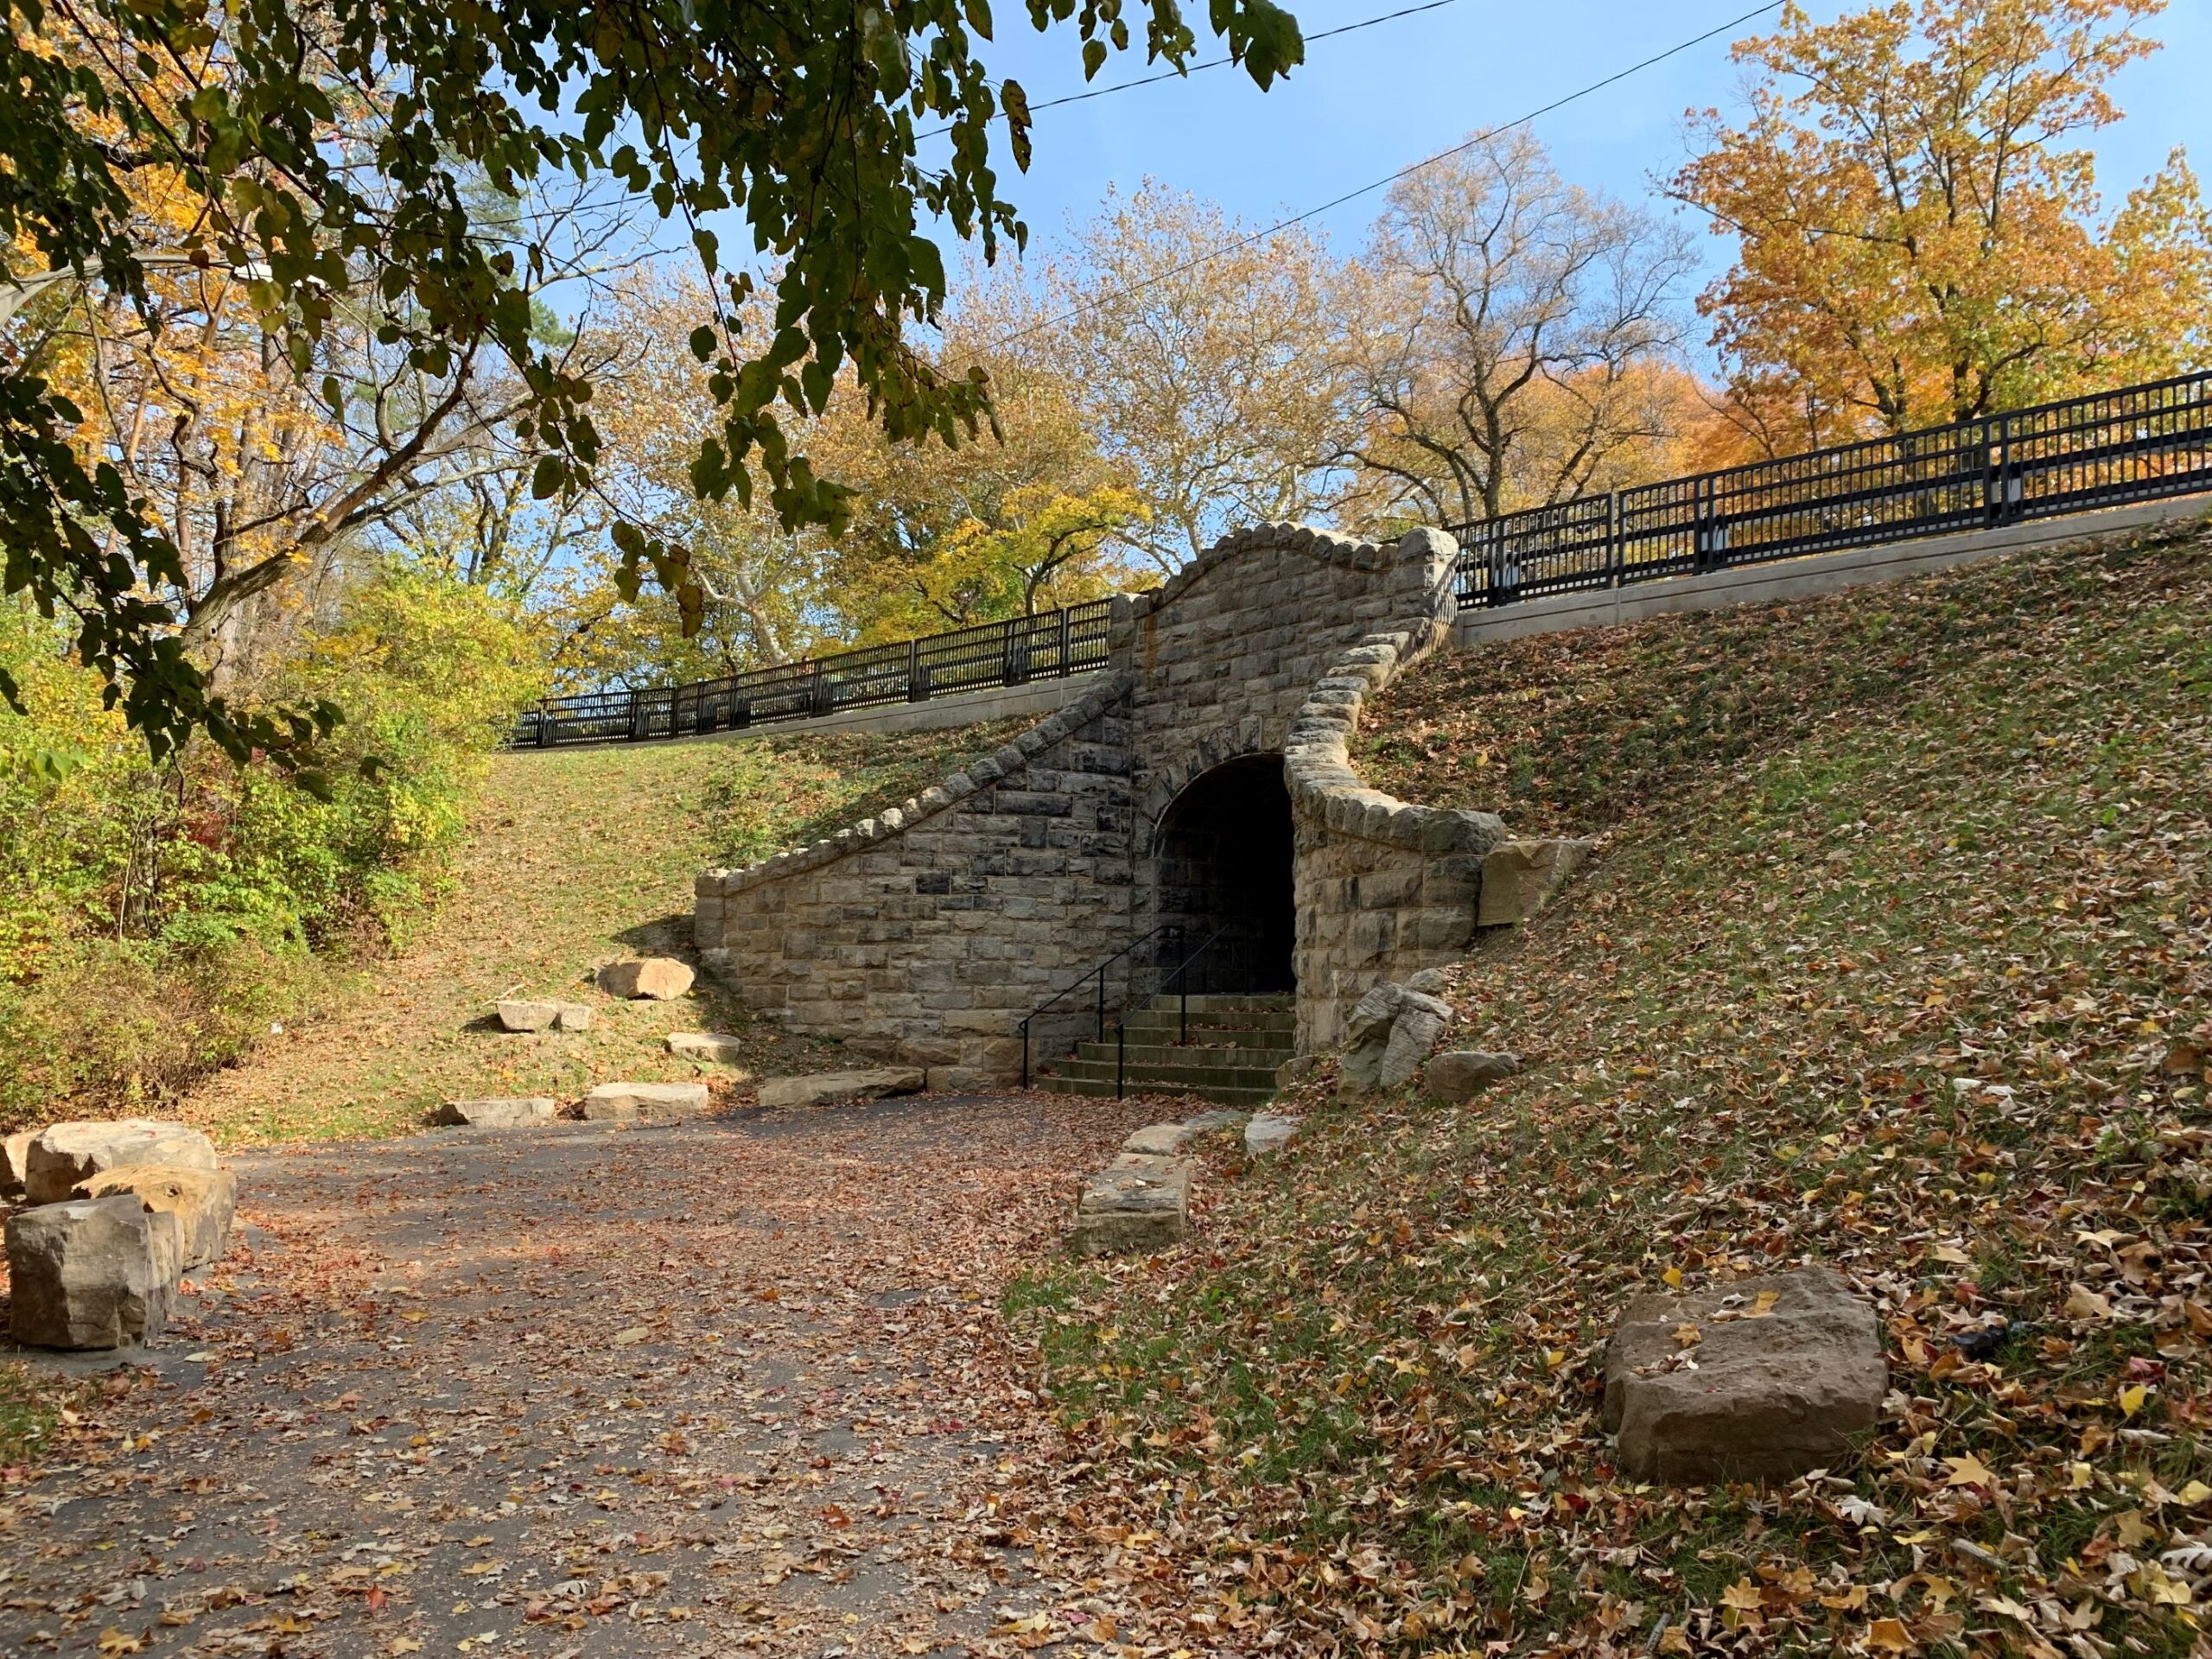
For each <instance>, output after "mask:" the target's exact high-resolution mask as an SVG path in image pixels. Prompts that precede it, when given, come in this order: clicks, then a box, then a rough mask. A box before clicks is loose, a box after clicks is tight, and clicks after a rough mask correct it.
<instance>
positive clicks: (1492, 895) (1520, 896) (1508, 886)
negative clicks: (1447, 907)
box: [1475, 840, 1598, 927]
mask: <svg viewBox="0 0 2212 1659" xmlns="http://www.w3.org/2000/svg"><path fill="white" fill-rule="evenodd" d="M1597 844H1598V843H1597V842H1594V841H1567V840H1556V841H1501V842H1498V843H1497V846H1495V847H1493V848H1491V849H1490V851H1489V852H1488V853H1486V854H1484V856H1483V880H1482V893H1481V896H1480V897H1479V898H1478V899H1476V901H1475V925H1476V926H1477V927H1506V926H1510V925H1513V924H1515V923H1517V922H1525V921H1527V920H1528V919H1529V918H1530V917H1532V916H1534V915H1535V913H1536V912H1538V911H1540V910H1541V909H1542V908H1543V907H1544V906H1546V905H1547V904H1548V903H1550V902H1551V897H1552V895H1553V894H1554V893H1557V892H1558V891H1559V890H1560V887H1562V886H1564V885H1565V884H1566V881H1567V877H1568V876H1570V875H1573V874H1574V873H1575V871H1577V870H1578V869H1580V868H1582V861H1583V860H1585V859H1586V858H1587V857H1589V856H1590V852H1591V849H1592V848H1594V847H1595V846H1596V845H1597Z"/></svg>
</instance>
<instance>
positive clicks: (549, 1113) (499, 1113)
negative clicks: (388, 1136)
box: [430, 1095, 561, 1129]
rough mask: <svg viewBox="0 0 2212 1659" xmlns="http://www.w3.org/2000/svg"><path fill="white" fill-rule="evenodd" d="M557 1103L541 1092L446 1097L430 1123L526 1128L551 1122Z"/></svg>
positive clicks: (465, 1126) (489, 1127)
mask: <svg viewBox="0 0 2212 1659" xmlns="http://www.w3.org/2000/svg"><path fill="white" fill-rule="evenodd" d="M560 1109H561V1108H560V1104H559V1103H558V1102H556V1101H554V1100H550V1099H549V1098H547V1097H546V1096H543V1095H525V1096H516V1097H512V1098H506V1099H498V1100H449V1101H448V1102H446V1103H445V1104H444V1105H442V1106H441V1107H439V1108H438V1109H437V1110H436V1111H435V1113H433V1114H432V1115H431V1117H430V1122H433V1123H442V1124H448V1125H452V1126H457V1127H460V1128H471V1129H526V1128H531V1127H533V1126H534V1125H537V1124H539V1123H549V1122H552V1119H553V1114H554V1113H556V1112H557V1111H558V1110H560Z"/></svg>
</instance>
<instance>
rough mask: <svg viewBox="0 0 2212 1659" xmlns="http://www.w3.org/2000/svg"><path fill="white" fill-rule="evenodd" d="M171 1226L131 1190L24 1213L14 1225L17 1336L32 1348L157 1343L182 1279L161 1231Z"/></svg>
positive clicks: (11, 1260)
mask: <svg viewBox="0 0 2212 1659" xmlns="http://www.w3.org/2000/svg"><path fill="white" fill-rule="evenodd" d="M164 1224H167V1225H166V1227H164ZM174 1226H175V1221H174V1217H160V1218H158V1219H157V1218H156V1217H155V1216H154V1215H152V1214H150V1213H149V1211H147V1209H146V1207H145V1205H143V1203H141V1202H140V1201H139V1198H138V1196H137V1194H136V1193H131V1192H118V1193H114V1194H111V1195H110V1196H109V1197H106V1198H71V1199H67V1200H65V1201H63V1202H61V1203H59V1204H48V1205H38V1206H36V1207H35V1208H32V1209H29V1210H18V1211H16V1213H15V1214H14V1215H12V1216H10V1217H8V1224H7V1248H8V1274H9V1281H10V1307H9V1329H10V1333H11V1334H12V1335H13V1336H14V1337H15V1338H16V1341H18V1342H20V1343H22V1344H26V1345H27V1346H29V1347H34V1348H127V1347H130V1345H131V1344H134V1343H140V1342H150V1341H152V1340H153V1339H154V1338H156V1337H158V1336H160V1335H161V1333H162V1327H163V1326H164V1325H167V1324H168V1315H169V1299H170V1295H171V1291H172V1287H173V1286H174V1284H175V1278H174V1277H173V1275H171V1274H169V1273H168V1270H167V1269H168V1263H166V1262H163V1261H162V1257H161V1245H160V1242H159V1240H160V1231H162V1230H173V1229H174ZM168 1248H169V1249H171V1250H172V1251H173V1250H175V1248H176V1246H175V1243H174V1242H173V1236H172V1242H171V1243H170V1244H169V1247H168Z"/></svg>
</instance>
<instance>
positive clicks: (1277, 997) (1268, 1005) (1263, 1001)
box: [1148, 991, 1298, 1014]
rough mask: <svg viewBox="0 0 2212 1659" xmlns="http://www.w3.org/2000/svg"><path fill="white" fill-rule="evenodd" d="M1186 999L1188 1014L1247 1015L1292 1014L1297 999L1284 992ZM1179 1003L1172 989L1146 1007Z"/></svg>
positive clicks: (1180, 1002) (1241, 993) (1213, 993)
mask: <svg viewBox="0 0 2212 1659" xmlns="http://www.w3.org/2000/svg"><path fill="white" fill-rule="evenodd" d="M1190 1001H1191V1012H1192V1014H1196V1013H1198V1010H1199V1009H1201V1008H1204V1009H1205V1011H1206V1012H1207V1013H1209V1014H1212V1013H1217V1012H1220V1011H1222V1010H1224V1009H1232V1008H1233V1009H1236V1011H1238V1012H1240V1013H1249V1014H1265V1013H1274V1014H1295V1013H1296V1012H1297V1008H1298V1002H1297V999H1296V998H1294V997H1293V996H1292V995H1290V993H1289V992H1287V991H1283V992H1280V993H1278V992H1272V991H1268V992H1236V993H1233V994H1232V993H1224V992H1211V993H1207V994H1205V995H1192V998H1191V999H1190ZM1182 1002H1183V999H1182V998H1181V997H1180V996H1179V995H1176V994H1175V993H1174V992H1173V991H1162V992H1161V993H1160V995H1157V996H1155V997H1154V998H1153V999H1152V1001H1151V1003H1150V1004H1149V1005H1148V1006H1150V1007H1154V1008H1174V1007H1181V1006H1182Z"/></svg>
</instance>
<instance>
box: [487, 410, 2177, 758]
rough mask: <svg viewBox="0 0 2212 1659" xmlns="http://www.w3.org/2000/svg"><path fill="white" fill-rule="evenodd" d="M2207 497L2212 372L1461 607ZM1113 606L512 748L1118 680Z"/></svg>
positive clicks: (1836, 453)
mask: <svg viewBox="0 0 2212 1659" xmlns="http://www.w3.org/2000/svg"><path fill="white" fill-rule="evenodd" d="M2206 491H2212V372H2208V373H2202V374H2190V375H2183V376H2180V377H2178V378H2175V379H2171V380H2160V381H2157V382H2154V383H2152V385H2143V386H2128V387H2126V388H2123V389H2122V390H2120V391H2107V392H2098V393H2096V394H2094V395H2093V396H2090V397H2074V398H2069V399H2068V400H2067V401H2066V402H2064V403H2058V404H2043V405H2041V406H2040V407H2038V408H2035V409H2022V410H2013V411H2012V412H2011V413H2009V414H2005V415H1993V416H1988V417H1986V419H1983V420H1978V421H1965V422H1961V423H1958V424H1956V425H1953V426H1939V427H1931V428H1929V429H1927V430H1925V431H1921V432H1908V433H1905V434H1904V435H1902V436H1900V437H1894V438H1870V439H1868V440H1866V442H1862V443H1847V444H1840V445H1838V446H1837V447H1835V448H1832V449H1816V450H1814V451H1812V452H1811V453H1809V454H1802V455H1791V456H1789V457H1788V458H1786V459H1784V460H1781V461H1755V462H1753V463H1752V464H1751V465H1750V466H1748V467H1730V468H1728V469H1727V470H1726V471H1725V472H1718V473H1705V474H1700V475H1699V476H1697V477H1695V478H1678V479H1670V480H1667V481H1666V482H1664V483H1661V484H1644V485H1640V486H1637V487H1636V488H1634V489H1629V490H1617V491H1614V492H1612V493H1610V494H1606V495H1593V496H1586V497H1584V498H1583V499H1580V500H1577V501H1568V502H1565V503H1563V504H1561V505H1558V506H1553V507H1537V508H1534V509H1532V510H1530V511H1529V512H1514V513H1508V514H1506V515H1505V516H1504V517H1503V518H1492V519H1488V520H1485V521H1484V522H1482V523H1479V524H1457V525H1454V526H1452V533H1453V534H1454V535H1455V536H1456V537H1458V538H1459V597H1460V600H1461V601H1462V602H1464V603H1468V604H1476V605H1507V604H1511V603H1512V602H1514V601H1516V600H1524V599H1541V598H1542V597H1544V596H1545V595H1547V594H1567V593H1576V592H1581V591H1585V590H1588V589H1592V588H1624V587H1627V586H1629V585H1630V584H1632V583H1636V582H1656V581H1659V580H1662V579H1663V578H1665V577H1668V576H1683V575H1697V574H1699V573H1701V572H1704V571H1709V570H1725V569H1729V568H1730V567H1732V566H1734V565H1741V564H1760V563H1766V562H1768V561H1770V560H1774V559H1795V558H1802V557H1804V556H1806V555H1808V554H1811V553H1822V552H1827V551H1830V550H1834V549H1838V548H1846V547H1863V546H1866V545H1868V544H1870V543H1881V542H1897V541H1904V540H1908V539H1910V538H1911V537H1916V536H1937V535H1942V534H1944V533H1946V532H1948V531H1965V530H1983V529H1989V528H1993V527H1995V526H1998V525H2001V524H2018V523H2022V522H2024V521H2026V520H2029V519H2034V518H2059V517H2062V516H2063V515H2065V514H2067V513H2073V512H2089V511H2092V510H2094V509H2096V508H2099V507H2113V506H2124V505H2127V504H2128V503H2130V502H2135V501H2149V500H2153V499H2158V498H2160V497H2164V496H2177V495H2194V494H2197V493H2202V492H2206ZM1110 604H1111V601H1108V600H1096V601H1091V602H1090V603H1089V604H1085V605H1072V606H1070V607H1068V608H1066V609H1065V610H1059V611H1047V612H1046V613H1044V614H1042V615H1039V616H1019V617H1015V618H1014V619H1012V620H1009V621H1005V622H986V623H983V624H982V625H980V626H976V627H972V628H960V629H957V630H955V631H954V632H950V633H939V634H932V635H930V636H929V637H928V638H926V639H909V640H907V641H906V642H905V643H904V644H900V645H875V646H871V647H868V648H867V649H864V650H861V651H848V652H839V653H838V654H836V656H832V657H817V658H812V659H811V660H810V661H807V662H803V663H792V664H786V665H785V666H783V667H781V668H763V669H756V670H754V671H752V672H751V673H747V674H736V675H732V676H730V677H728V678H726V679H719V680H695V681H693V682H691V683H689V684H686V685H675V686H660V687H656V688H653V689H651V690H617V691H588V692H584V693H582V695H580V696H569V697H554V698H550V699H549V700H548V701H546V702H542V703H540V704H539V705H538V706H537V708H535V709H530V710H528V711H526V712H525V713H524V715H522V716H521V719H520V721H518V724H517V727H516V730H515V735H514V742H515V744H516V746H517V747H524V748H527V747H538V748H550V747H553V746H554V745H556V744H564V743H603V742H613V741H624V740H630V741H642V740H644V739H647V738H656V737H689V736H692V735H694V734H699V733H705V732H717V731H735V730H742V729H744V728H747V727H751V726H759V725H763V724H766V723H768V722H770V721H783V720H807V719H810V718H812V717H814V716H816V715H829V714H835V713H836V712H838V711H839V710H841V709H867V708H872V707H874V706H875V705H877V704H879V703H887V702H927V701H928V700H929V699H930V698H931V697H939V696H949V695H950V694H952V693H954V692H958V691H973V690H980V689H982V688H986V687H995V686H1011V685H1021V684H1025V683H1027V682H1029V681H1031V680H1037V679H1046V678H1052V677H1059V676H1064V675H1068V674H1077V673H1082V672H1084V671H1088V670H1090V669H1094V668H1103V667H1104V666H1105V665H1106V621H1107V613H1108V610H1109V606H1110Z"/></svg>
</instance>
